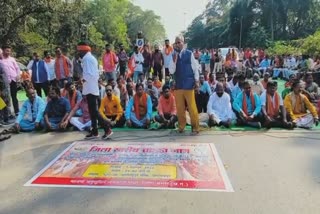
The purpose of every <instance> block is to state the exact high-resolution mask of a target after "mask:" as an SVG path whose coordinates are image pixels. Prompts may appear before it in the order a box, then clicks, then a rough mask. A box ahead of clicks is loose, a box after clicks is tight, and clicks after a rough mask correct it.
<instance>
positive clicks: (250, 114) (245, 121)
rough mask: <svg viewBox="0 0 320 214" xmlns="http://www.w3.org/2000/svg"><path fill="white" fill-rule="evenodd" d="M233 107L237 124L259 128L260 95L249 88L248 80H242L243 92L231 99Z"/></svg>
mask: <svg viewBox="0 0 320 214" xmlns="http://www.w3.org/2000/svg"><path fill="white" fill-rule="evenodd" d="M233 109H234V110H235V111H236V114H237V118H238V120H237V122H238V123H237V125H239V126H243V125H248V126H252V127H254V128H258V129H260V128H261V116H260V113H261V100H260V97H259V96H258V95H257V94H256V93H253V91H252V90H251V86H250V83H249V82H244V84H243V92H241V93H240V94H239V95H238V96H237V98H236V99H235V100H234V101H233Z"/></svg>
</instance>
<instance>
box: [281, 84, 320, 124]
mask: <svg viewBox="0 0 320 214" xmlns="http://www.w3.org/2000/svg"><path fill="white" fill-rule="evenodd" d="M301 92H302V86H301V84H300V82H294V83H293V84H292V92H291V93H290V94H288V95H287V96H286V98H285V99H284V106H285V108H286V110H287V112H288V114H289V116H290V119H291V120H292V122H293V123H294V124H295V126H297V127H300V128H312V127H313V125H314V124H315V125H318V124H319V121H318V113H317V110H316V108H315V107H314V106H313V105H312V104H311V103H310V101H309V100H308V98H307V97H306V96H305V95H303V94H302V93H301ZM307 110H309V112H308V111H307Z"/></svg>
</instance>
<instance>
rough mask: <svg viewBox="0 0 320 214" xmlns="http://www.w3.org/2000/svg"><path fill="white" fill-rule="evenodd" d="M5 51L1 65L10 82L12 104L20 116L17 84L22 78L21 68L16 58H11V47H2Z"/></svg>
mask: <svg viewBox="0 0 320 214" xmlns="http://www.w3.org/2000/svg"><path fill="white" fill-rule="evenodd" d="M2 50H3V58H2V60H1V63H2V65H3V69H4V71H5V73H6V74H7V77H8V82H9V83H10V94H11V99H12V104H13V108H14V113H15V114H16V115H18V113H19V102H18V98H17V92H18V88H17V82H18V81H19V77H20V68H19V66H18V64H17V62H16V60H15V58H13V57H11V47H10V46H9V45H5V46H3V47H2Z"/></svg>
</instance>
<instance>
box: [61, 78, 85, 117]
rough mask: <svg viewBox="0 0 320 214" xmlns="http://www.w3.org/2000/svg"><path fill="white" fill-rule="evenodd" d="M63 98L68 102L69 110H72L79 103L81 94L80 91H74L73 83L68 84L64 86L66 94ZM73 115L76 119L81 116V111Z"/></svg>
mask: <svg viewBox="0 0 320 214" xmlns="http://www.w3.org/2000/svg"><path fill="white" fill-rule="evenodd" d="M63 97H64V98H66V99H67V100H69V103H70V107H71V109H73V108H74V107H75V106H76V104H77V103H78V102H80V101H81V99H82V94H81V92H80V91H78V90H77V89H76V86H75V84H74V83H71V82H68V83H67V84H66V93H65V95H64V96H63ZM75 115H76V116H77V117H79V116H81V115H82V112H81V109H78V111H77V112H76V113H75Z"/></svg>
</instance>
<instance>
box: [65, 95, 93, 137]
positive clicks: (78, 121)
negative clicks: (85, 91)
mask: <svg viewBox="0 0 320 214" xmlns="http://www.w3.org/2000/svg"><path fill="white" fill-rule="evenodd" d="M79 110H80V111H81V113H82V114H81V116H80V117H77V116H75V115H76V112H78V111H79ZM74 116H75V117H74ZM69 122H70V124H72V125H73V126H74V127H76V128H77V129H78V130H80V131H84V130H86V129H90V127H91V119H90V114H89V108H88V100H87V97H86V96H83V97H82V99H81V101H80V102H78V103H77V104H76V105H75V107H74V108H73V109H72V110H71V112H70V114H69V116H68V117H67V119H66V120H65V121H64V122H63V123H62V125H61V126H62V128H64V129H65V128H66V127H67V126H68V124H69Z"/></svg>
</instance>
